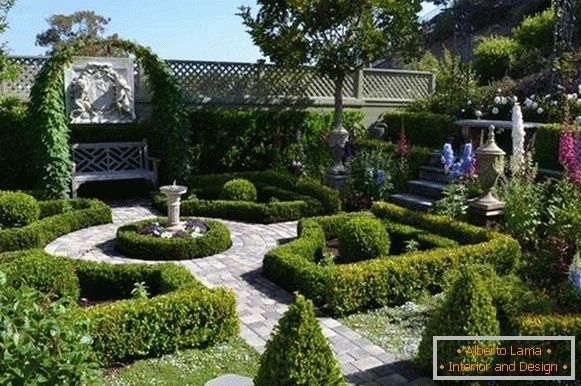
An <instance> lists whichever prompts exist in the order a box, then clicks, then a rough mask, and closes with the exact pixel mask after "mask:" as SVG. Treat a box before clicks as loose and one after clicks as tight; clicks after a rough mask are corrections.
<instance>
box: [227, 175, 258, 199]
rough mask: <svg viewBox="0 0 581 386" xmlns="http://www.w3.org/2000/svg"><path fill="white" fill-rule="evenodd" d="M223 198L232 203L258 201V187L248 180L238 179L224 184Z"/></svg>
mask: <svg viewBox="0 0 581 386" xmlns="http://www.w3.org/2000/svg"><path fill="white" fill-rule="evenodd" d="M222 198H223V199H225V200H231V201H256V187H255V186H254V184H252V182H250V181H248V180H245V179H243V178H236V179H234V180H230V181H228V182H226V183H225V184H224V186H223V187H222Z"/></svg>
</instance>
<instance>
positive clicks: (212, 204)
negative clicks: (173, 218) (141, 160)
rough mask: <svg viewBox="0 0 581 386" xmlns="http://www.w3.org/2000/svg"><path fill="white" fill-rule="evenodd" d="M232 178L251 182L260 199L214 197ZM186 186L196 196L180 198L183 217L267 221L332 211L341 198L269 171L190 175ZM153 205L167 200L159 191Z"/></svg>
mask: <svg viewBox="0 0 581 386" xmlns="http://www.w3.org/2000/svg"><path fill="white" fill-rule="evenodd" d="M235 178H244V179H247V180H249V181H250V182H252V183H253V184H254V185H255V186H256V188H257V190H258V199H259V201H262V202H249V201H228V200H221V199H215V198H219V197H220V192H221V189H222V186H223V185H224V183H226V182H227V181H230V180H232V179H235ZM189 186H190V191H189V193H190V194H194V195H195V196H196V198H195V199H186V200H183V201H182V205H181V213H182V214H184V215H186V216H202V217H214V218H225V219H229V220H238V221H246V222H252V223H264V224H269V223H275V222H282V221H291V220H297V219H299V218H302V217H308V216H315V215H321V214H332V213H336V212H338V211H339V210H340V209H341V199H340V196H339V193H338V192H337V191H335V190H333V189H331V188H328V187H326V186H323V185H321V184H319V183H317V182H313V181H309V180H301V179H298V178H296V177H293V176H289V175H284V174H279V173H276V172H272V171H266V172H240V173H227V174H210V175H204V176H196V177H193V178H192V180H191V182H190V183H189ZM153 205H154V207H155V208H156V209H158V210H160V211H165V210H166V208H167V206H166V205H167V200H166V198H165V197H164V196H163V195H161V194H154V196H153Z"/></svg>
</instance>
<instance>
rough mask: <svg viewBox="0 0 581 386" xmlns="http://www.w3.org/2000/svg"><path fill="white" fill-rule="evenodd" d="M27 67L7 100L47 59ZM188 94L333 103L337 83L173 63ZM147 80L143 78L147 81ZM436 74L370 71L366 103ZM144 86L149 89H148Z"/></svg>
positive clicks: (7, 89) (426, 86)
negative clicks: (327, 100)
mask: <svg viewBox="0 0 581 386" xmlns="http://www.w3.org/2000/svg"><path fill="white" fill-rule="evenodd" d="M12 59H13V60H14V61H16V62H17V63H18V64H19V65H20V66H21V72H20V76H19V77H18V78H17V79H16V80H13V81H4V82H0V92H1V93H2V95H13V96H18V97H20V98H23V99H27V98H28V96H29V93H30V88H31V87H32V84H33V83H34V77H35V76H36V74H37V73H38V71H39V70H40V68H41V67H42V65H43V63H44V62H45V61H46V59H45V58H42V57H13V58H12ZM167 64H168V65H169V66H170V68H171V69H172V71H173V73H174V75H175V76H176V79H177V80H178V82H179V83H180V85H181V87H182V90H183V92H184V100H185V101H186V102H188V103H192V104H202V103H212V104H221V103H224V104H232V103H234V104H246V103H253V102H256V101H260V100H261V98H271V99H272V98H274V99H278V100H279V102H278V103H284V99H285V98H289V100H290V99H292V100H297V99H299V100H301V99H305V100H306V99H308V100H311V101H312V100H318V99H331V98H333V94H334V93H333V89H334V84H333V81H332V80H331V79H329V78H327V77H324V76H321V75H318V74H317V73H316V72H315V71H314V70H313V69H312V68H309V67H303V68H295V69H289V68H282V67H277V66H274V65H259V64H256V63H225V62H200V61H183V60H168V61H167ZM135 74H136V77H135V86H136V91H137V93H138V95H139V93H140V88H141V87H143V89H144V92H145V91H147V90H148V87H147V84H146V83H147V82H142V81H140V77H141V76H142V75H143V74H140V73H139V68H138V66H137V64H136V66H135ZM145 79H146V78H143V80H145ZM432 82H433V75H432V74H429V73H418V72H409V71H407V72H406V71H392V70H387V71H386V70H375V69H366V70H365V71H364V77H363V85H362V91H363V99H373V100H374V101H380V102H391V101H407V100H411V99H415V98H418V97H425V96H428V95H429V93H430V92H431V91H432ZM142 83H143V84H142ZM354 86H355V82H354V77H352V76H350V77H348V78H347V79H346V80H345V85H344V90H343V96H344V97H345V98H350V97H354Z"/></svg>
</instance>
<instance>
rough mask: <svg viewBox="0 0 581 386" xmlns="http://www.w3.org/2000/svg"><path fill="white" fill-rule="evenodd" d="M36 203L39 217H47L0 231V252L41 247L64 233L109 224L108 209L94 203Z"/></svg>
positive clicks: (110, 219)
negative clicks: (38, 206)
mask: <svg viewBox="0 0 581 386" xmlns="http://www.w3.org/2000/svg"><path fill="white" fill-rule="evenodd" d="M39 204H40V211H41V215H47V214H48V216H47V217H43V218H41V219H40V220H38V221H34V222H32V223H30V224H28V225H27V226H24V227H21V228H8V229H1V230H0V252H7V251H16V250H21V249H30V248H39V247H44V246H45V245H46V244H48V243H49V242H51V241H53V240H54V239H56V238H57V237H59V236H62V235H64V234H67V233H70V232H73V231H76V230H78V229H82V228H87V227H90V226H94V225H100V224H106V223H109V222H111V221H112V218H111V209H110V208H109V207H108V206H107V205H106V204H105V203H103V202H101V201H98V200H88V199H79V200H70V201H49V202H42V201H41V202H39ZM59 209H60V211H61V212H60V213H59ZM69 209H70V210H69ZM63 210H67V211H64V212H62V211H63Z"/></svg>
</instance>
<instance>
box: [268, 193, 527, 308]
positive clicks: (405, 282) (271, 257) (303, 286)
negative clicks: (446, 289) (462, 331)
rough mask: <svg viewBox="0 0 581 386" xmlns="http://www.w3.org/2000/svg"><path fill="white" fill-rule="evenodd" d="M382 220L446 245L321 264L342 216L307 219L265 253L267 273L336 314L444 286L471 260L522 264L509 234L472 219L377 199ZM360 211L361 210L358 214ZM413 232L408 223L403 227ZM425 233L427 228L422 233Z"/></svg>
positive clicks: (506, 267) (502, 267)
mask: <svg viewBox="0 0 581 386" xmlns="http://www.w3.org/2000/svg"><path fill="white" fill-rule="evenodd" d="M372 212H373V213H374V215H375V216H376V217H378V218H380V219H382V220H387V221H389V222H395V223H398V224H402V225H406V226H410V227H417V228H418V229H419V230H418V231H415V232H420V234H421V233H422V232H428V233H433V234H434V235H436V236H439V237H443V238H444V239H451V240H454V241H455V242H458V243H460V244H461V245H458V246H454V245H452V243H451V242H448V241H444V239H437V241H436V243H444V244H448V245H447V246H446V247H444V248H442V247H439V248H436V249H431V250H427V251H418V252H412V253H405V254H403V255H398V256H388V257H381V258H377V259H372V260H367V261H361V262H357V263H353V264H343V265H329V266H324V265H319V264H317V261H318V259H320V258H321V257H322V255H323V249H324V246H325V239H326V238H331V237H333V235H334V232H333V231H332V229H337V228H338V226H339V224H340V222H341V221H344V219H342V217H346V216H348V215H338V216H330V217H326V218H325V217H323V218H312V219H304V220H302V221H301V222H300V223H299V226H298V233H299V238H298V239H297V240H295V241H293V242H291V243H288V244H285V245H282V246H280V247H278V248H275V249H273V250H271V251H270V252H269V253H268V254H267V255H266V256H265V258H264V261H263V272H264V275H265V276H266V277H268V278H269V279H270V280H272V281H274V282H275V283H277V284H279V285H280V286H282V287H284V288H286V289H287V290H289V291H296V290H298V291H300V292H301V293H303V294H304V295H305V296H307V297H309V298H311V299H312V300H314V301H315V302H317V303H319V304H321V305H324V306H326V307H327V308H328V309H329V310H330V312H332V313H333V314H335V315H345V314H349V313H352V312H355V311H358V310H365V309H370V308H376V307H382V306H386V305H394V304H401V303H403V302H405V301H407V300H411V299H415V298H417V297H419V296H420V295H421V294H422V293H424V292H425V291H429V292H431V293H435V292H437V291H440V290H441V289H442V286H443V284H444V282H443V278H444V273H445V272H446V271H448V270H450V269H452V268H455V267H459V266H461V265H462V264H465V263H466V262H467V261H470V262H475V263H478V262H481V263H490V264H492V265H493V266H494V267H495V269H496V270H497V271H498V272H499V273H508V272H511V271H512V270H514V268H515V267H516V266H517V265H518V261H519V259H520V255H521V250H520V246H519V244H518V242H517V241H516V240H514V239H512V238H510V237H508V236H505V235H502V234H499V233H496V232H492V231H488V230H486V229H482V228H478V227H475V226H472V225H469V224H465V223H461V222H457V221H453V220H450V219H448V218H446V217H442V216H434V215H428V214H423V213H418V212H414V211H411V210H408V209H404V208H400V207H398V206H395V205H392V204H388V203H383V202H378V203H374V204H373V207H372ZM358 215H361V214H358ZM405 231H407V232H408V234H409V233H410V229H409V228H408V229H404V232H405ZM424 234H425V233H424Z"/></svg>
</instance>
